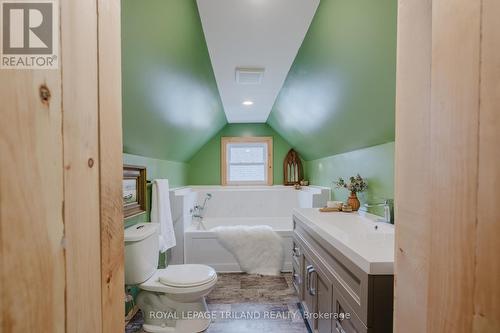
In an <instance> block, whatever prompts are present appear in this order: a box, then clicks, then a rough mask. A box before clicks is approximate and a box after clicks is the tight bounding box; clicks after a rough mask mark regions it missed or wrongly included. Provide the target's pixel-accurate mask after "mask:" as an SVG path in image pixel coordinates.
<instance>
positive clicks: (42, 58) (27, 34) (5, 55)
mask: <svg viewBox="0 0 500 333" xmlns="http://www.w3.org/2000/svg"><path fill="white" fill-rule="evenodd" d="M0 4H1V6H0V8H1V14H0V17H1V19H2V33H1V38H2V42H1V46H2V47H1V58H0V68H2V69H56V68H58V65H59V64H58V51H59V48H58V44H59V35H58V31H59V30H58V29H59V25H58V17H59V13H58V9H59V7H58V3H57V1H56V0H41V1H36V2H34V1H28V0H26V1H25V0H17V1H13V0H10V1H7V0H0Z"/></svg>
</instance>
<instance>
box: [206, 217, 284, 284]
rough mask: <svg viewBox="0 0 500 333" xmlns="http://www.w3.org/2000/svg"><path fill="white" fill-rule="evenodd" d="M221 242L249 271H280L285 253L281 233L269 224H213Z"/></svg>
mask: <svg viewBox="0 0 500 333" xmlns="http://www.w3.org/2000/svg"><path fill="white" fill-rule="evenodd" d="M212 231H214V232H215V233H216V235H217V240H218V241H219V243H220V244H221V245H222V246H223V247H224V248H225V249H226V250H228V251H229V252H231V253H232V254H233V255H234V257H235V258H236V260H237V261H238V264H239V265H240V267H241V270H243V271H244V272H246V273H249V274H262V275H279V274H280V270H281V268H282V266H283V260H284V253H283V244H282V243H283V241H282V239H281V237H280V236H279V235H278V234H277V233H276V232H275V231H274V230H273V229H272V228H271V227H270V226H267V225H257V226H246V225H236V226H231V227H216V228H213V229H212Z"/></svg>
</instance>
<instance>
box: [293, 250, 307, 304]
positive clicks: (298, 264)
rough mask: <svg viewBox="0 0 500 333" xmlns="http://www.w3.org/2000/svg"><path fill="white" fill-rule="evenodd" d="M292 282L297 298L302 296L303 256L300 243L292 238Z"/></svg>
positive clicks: (300, 298)
mask: <svg viewBox="0 0 500 333" xmlns="http://www.w3.org/2000/svg"><path fill="white" fill-rule="evenodd" d="M292 282H293V286H294V287H295V290H296V291H297V295H298V297H299V300H301V301H302V300H303V297H304V295H303V294H304V256H303V254H302V250H301V248H300V245H298V243H297V242H296V241H295V240H294V242H293V248H292Z"/></svg>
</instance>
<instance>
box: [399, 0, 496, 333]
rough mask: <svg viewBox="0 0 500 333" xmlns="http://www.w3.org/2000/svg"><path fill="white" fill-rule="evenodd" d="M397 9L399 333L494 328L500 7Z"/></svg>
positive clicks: (488, 3) (447, 2) (453, 0)
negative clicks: (427, 70) (429, 55)
mask: <svg viewBox="0 0 500 333" xmlns="http://www.w3.org/2000/svg"><path fill="white" fill-rule="evenodd" d="M429 4H431V7H429ZM399 5H400V7H399V25H398V72H397V76H398V78H397V86H398V88H397V117H396V120H397V121H396V126H397V129H396V134H397V136H396V201H395V202H396V206H397V207H396V214H397V215H396V253H397V255H396V265H395V269H396V284H395V286H396V303H395V325H394V327H395V331H396V332H405V333H406V332H410V333H411V332H418V333H421V332H436V333H441V332H456V333H461V332H464V333H468V332H488V333H489V332H492V333H493V332H498V331H499V330H500V287H498V279H499V278H500V260H499V259H498V253H500V241H499V240H498V234H500V215H499V213H498V208H497V202H498V199H499V197H500V190H499V188H500V154H499V149H498V145H499V144H500V134H499V133H500V131H499V130H498V128H499V125H500V113H499V112H498V105H499V103H500V24H499V23H498V19H497V17H498V16H499V15H500V4H499V3H498V2H496V1H493V0H482V1H468V0H429V1H408V0H400V1H399ZM429 18H431V23H430V24H429V22H428V25H427V26H423V21H422V20H427V21H428V20H429ZM419 31H420V32H419ZM429 31H431V35H429ZM429 47H431V49H430V54H431V59H430V60H431V61H430V62H429V57H428V56H426V55H427V54H428V53H425V54H422V53H423V52H424V50H426V51H425V52H428V50H429ZM423 68H430V69H431V71H430V76H429V75H428V74H426V73H427V72H422V70H423ZM429 77H430V81H429V79H428V78H429ZM426 81H427V83H426ZM420 88H422V89H420ZM429 97H430V104H429V105H427V102H424V101H428V100H429ZM408 249H409V250H410V251H408ZM412 274H414V276H413V277H412V276H411V275H412ZM412 314H413V316H412Z"/></svg>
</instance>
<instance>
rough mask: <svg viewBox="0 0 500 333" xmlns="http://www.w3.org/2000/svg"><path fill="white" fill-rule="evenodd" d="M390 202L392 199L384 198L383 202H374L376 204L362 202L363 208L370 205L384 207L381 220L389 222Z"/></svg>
mask: <svg viewBox="0 0 500 333" xmlns="http://www.w3.org/2000/svg"><path fill="white" fill-rule="evenodd" d="M391 203H392V200H389V199H386V200H384V202H381V203H376V204H364V207H365V210H366V209H367V208H371V207H384V218H383V219H381V222H387V223H391V222H392V221H391Z"/></svg>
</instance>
